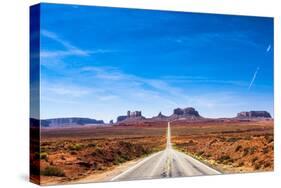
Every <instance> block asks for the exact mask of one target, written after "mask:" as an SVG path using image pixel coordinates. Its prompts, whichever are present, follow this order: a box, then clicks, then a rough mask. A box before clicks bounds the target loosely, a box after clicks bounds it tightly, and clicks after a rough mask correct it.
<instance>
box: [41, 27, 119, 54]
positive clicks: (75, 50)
mask: <svg viewBox="0 0 281 188" xmlns="http://www.w3.org/2000/svg"><path fill="white" fill-rule="evenodd" d="M41 35H42V36H43V37H47V38H49V39H52V40H53V41H55V42H58V43H59V44H61V45H62V46H63V47H64V48H65V50H44V49H43V50H42V51H41V53H40V57H42V58H58V57H65V56H89V55H93V54H103V53H110V52H114V50H105V49H96V50H84V49H81V48H79V47H77V46H75V45H73V44H71V43H70V42H69V41H67V40H64V39H62V38H61V37H59V36H58V35H57V34H56V33H53V32H50V31H47V30H44V29H43V30H42V31H41Z"/></svg>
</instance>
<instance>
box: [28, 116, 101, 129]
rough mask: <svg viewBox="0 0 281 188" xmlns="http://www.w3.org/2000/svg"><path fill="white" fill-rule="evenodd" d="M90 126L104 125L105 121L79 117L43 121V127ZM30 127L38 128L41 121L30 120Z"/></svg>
mask: <svg viewBox="0 0 281 188" xmlns="http://www.w3.org/2000/svg"><path fill="white" fill-rule="evenodd" d="M90 124H95V125H103V124H104V121H103V120H96V119H90V118H79V117H70V118H53V119H43V120H41V127H71V126H84V125H90ZM30 126H31V127H38V126H39V120H37V119H34V118H30Z"/></svg>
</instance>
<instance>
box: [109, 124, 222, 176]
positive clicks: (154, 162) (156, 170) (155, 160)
mask: <svg viewBox="0 0 281 188" xmlns="http://www.w3.org/2000/svg"><path fill="white" fill-rule="evenodd" d="M214 174H220V172H218V171H217V170H215V169H213V168H211V167H209V166H207V165H205V164H204V163H202V162H200V161H198V160H196V159H194V158H192V157H190V156H188V155H186V154H184V153H182V152H179V151H177V150H175V149H173V147H172V143H171V129H170V122H168V126H167V143H166V149H164V150H162V151H160V152H157V153H155V154H152V155H150V156H148V157H146V158H144V159H143V160H142V161H140V162H139V163H137V164H136V165H135V166H133V167H131V168H129V169H128V170H126V171H124V172H123V173H121V174H119V175H117V176H115V177H114V178H112V179H111V180H112V181H121V180H136V179H151V178H164V177H185V176H199V175H214Z"/></svg>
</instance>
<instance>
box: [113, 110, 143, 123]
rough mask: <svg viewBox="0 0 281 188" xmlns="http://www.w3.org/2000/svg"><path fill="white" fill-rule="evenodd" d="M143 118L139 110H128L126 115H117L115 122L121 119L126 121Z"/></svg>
mask: <svg viewBox="0 0 281 188" xmlns="http://www.w3.org/2000/svg"><path fill="white" fill-rule="evenodd" d="M142 119H145V118H144V117H143V116H142V114H141V111H133V112H131V111H128V112H127V115H126V116H125V115H122V116H118V117H117V122H121V121H125V120H126V121H128V120H132V121H133V120H142Z"/></svg>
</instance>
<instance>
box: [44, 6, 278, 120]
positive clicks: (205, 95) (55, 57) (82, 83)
mask: <svg viewBox="0 0 281 188" xmlns="http://www.w3.org/2000/svg"><path fill="white" fill-rule="evenodd" d="M40 41H41V54H40V58H41V118H43V119H44V118H55V117H74V116H75V117H90V118H96V119H103V120H105V121H109V120H110V119H114V120H115V119H116V117H117V116H118V115H121V114H125V113H126V111H127V110H142V111H143V115H145V116H146V117H151V116H154V115H157V114H158V113H159V112H160V111H161V112H162V113H163V114H166V115H170V114H171V113H172V110H173V109H174V108H176V107H189V106H192V107H195V108H196V109H197V110H198V111H199V112H200V114H201V115H202V116H205V117H233V116H235V115H236V113H237V112H239V111H246V110H267V111H269V112H270V113H271V114H272V115H273V19H272V18H264V17H245V16H225V15H215V14H192V13H183V12H167V11H151V10H136V9H120V8H105V7H91V6H76V5H56V4H42V5H41V33H40Z"/></svg>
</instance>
